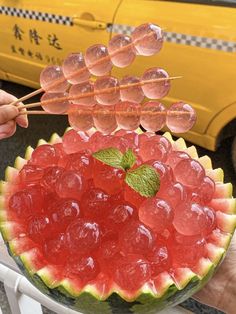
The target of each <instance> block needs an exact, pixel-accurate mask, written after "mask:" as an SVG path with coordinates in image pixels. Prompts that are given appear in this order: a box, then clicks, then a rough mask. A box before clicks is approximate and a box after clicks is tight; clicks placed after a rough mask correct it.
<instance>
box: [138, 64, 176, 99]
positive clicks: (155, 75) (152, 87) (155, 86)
mask: <svg viewBox="0 0 236 314" xmlns="http://www.w3.org/2000/svg"><path fill="white" fill-rule="evenodd" d="M168 77H169V75H168V73H167V72H166V71H165V70H163V69H160V68H151V69H148V70H147V71H145V72H144V74H143V76H142V78H141V81H142V82H145V81H149V80H157V79H162V78H166V80H164V81H159V82H158V81H153V82H150V83H146V84H144V85H142V90H143V92H144V95H145V96H146V97H148V98H151V99H160V98H163V97H165V96H166V95H167V94H168V92H169V90H170V81H168Z"/></svg>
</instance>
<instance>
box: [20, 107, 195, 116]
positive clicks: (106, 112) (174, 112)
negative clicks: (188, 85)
mask: <svg viewBox="0 0 236 314" xmlns="http://www.w3.org/2000/svg"><path fill="white" fill-rule="evenodd" d="M74 111H76V110H72V111H68V112H65V113H50V112H46V111H44V110H32V111H29V110H27V111H20V112H19V115H54V116H55V115H58V116H67V115H69V114H70V113H73V112H74ZM78 112H79V113H80V114H81V115H82V114H91V113H93V114H100V115H104V116H105V115H112V114H113V112H112V111H106V110H104V111H103V112H101V111H99V110H92V109H91V110H88V109H86V107H85V108H84V109H79V111H78ZM114 114H115V111H114ZM118 114H119V115H125V116H137V115H140V112H139V113H137V112H127V111H119V112H118ZM166 114H167V111H156V112H153V111H144V112H143V113H142V115H151V116H160V115H161V116H163V115H166ZM171 114H172V115H175V114H176V115H179V114H180V115H189V114H190V113H189V112H187V111H171Z"/></svg>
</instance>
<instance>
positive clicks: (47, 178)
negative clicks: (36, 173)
mask: <svg viewBox="0 0 236 314" xmlns="http://www.w3.org/2000/svg"><path fill="white" fill-rule="evenodd" d="M62 173H63V168H60V167H56V166H54V167H48V168H46V169H45V172H44V175H43V177H42V179H41V180H40V184H41V186H43V187H44V188H45V190H47V191H50V192H54V190H55V183H56V182H57V180H58V179H59V178H60V176H61V174H62Z"/></svg>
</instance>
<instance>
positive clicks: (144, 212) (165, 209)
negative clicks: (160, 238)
mask: <svg viewBox="0 0 236 314" xmlns="http://www.w3.org/2000/svg"><path fill="white" fill-rule="evenodd" d="M173 218H174V210H173V209H172V207H171V205H170V204H169V203H168V202H166V201H164V200H163V199H160V198H158V197H152V198H148V199H147V200H146V201H144V202H143V203H142V205H141V206H140V208H139V219H140V221H141V222H143V223H144V224H145V225H146V226H148V227H150V228H151V229H152V230H155V231H156V232H157V233H162V232H163V231H164V230H165V229H166V228H168V227H169V226H170V225H171V224H172V221H173Z"/></svg>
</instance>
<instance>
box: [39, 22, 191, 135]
mask: <svg viewBox="0 0 236 314" xmlns="http://www.w3.org/2000/svg"><path fill="white" fill-rule="evenodd" d="M162 45H163V32H162V30H161V28H160V27H159V26H156V25H154V24H143V25H140V26H139V27H137V28H136V29H135V30H134V31H133V33H132V35H131V37H129V36H127V35H116V36H114V37H113V38H112V39H111V40H110V42H109V44H108V47H106V46H104V45H101V44H97V45H93V46H91V47H89V48H88V49H87V51H86V52H85V55H84V56H83V54H82V53H72V54H70V55H69V56H68V57H67V58H66V59H65V60H64V63H63V65H62V66H48V67H46V68H45V69H44V70H43V71H42V73H41V76H40V84H41V87H42V88H43V90H44V91H46V92H45V93H44V95H43V96H42V98H41V105H42V108H43V109H44V110H45V111H47V112H49V113H55V114H62V113H65V112H67V113H68V119H69V123H70V125H71V126H72V127H73V128H74V129H76V130H81V131H87V130H89V129H90V128H92V127H93V126H95V127H96V128H97V130H98V131H100V132H102V133H104V134H109V133H111V132H113V131H114V130H115V129H116V128H117V127H119V128H120V129H124V130H134V129H136V128H137V127H138V126H139V125H140V124H141V125H142V126H143V128H144V129H146V130H147V131H150V132H156V131H159V130H160V129H162V128H163V127H164V126H165V125H167V127H168V128H169V129H170V130H171V131H172V132H175V133H183V132H186V131H188V130H189V129H191V128H192V126H193V125H194V123H195V121H196V114H195V111H194V110H193V108H192V107H191V106H189V105H188V104H185V103H183V102H178V103H175V104H173V105H172V106H171V107H170V108H169V109H168V110H166V109H165V107H164V105H163V104H162V103H160V102H159V101H154V100H153V99H161V98H163V97H165V96H166V95H167V94H168V92H169V90H170V81H168V77H169V75H168V73H167V72H166V71H165V70H163V69H161V68H158V67H154V68H150V69H148V70H146V71H145V72H144V73H143V75H142V77H141V78H138V77H136V76H126V77H124V78H123V79H121V80H118V79H117V78H116V77H113V76H110V75H108V74H109V72H110V71H111V69H112V67H113V65H115V66H117V67H125V66H128V65H130V64H131V63H132V62H133V61H134V59H135V57H136V55H137V54H138V55H142V56H151V55H154V54H155V53H157V52H159V51H160V49H161V47H162ZM91 75H95V76H99V78H97V79H96V81H93V80H91ZM165 78H166V80H162V81H159V82H158V81H155V80H157V79H165ZM152 80H153V82H152ZM145 82H146V83H145ZM147 82H148V83H147ZM144 97H147V98H149V99H152V101H149V102H146V103H145V104H143V105H141V103H142V102H143V100H144Z"/></svg>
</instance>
